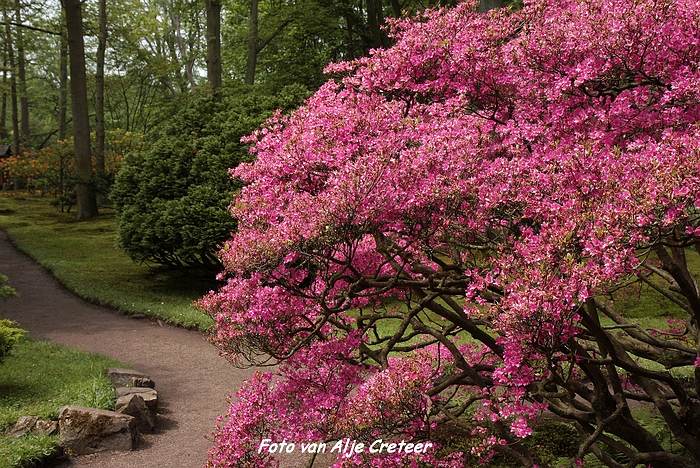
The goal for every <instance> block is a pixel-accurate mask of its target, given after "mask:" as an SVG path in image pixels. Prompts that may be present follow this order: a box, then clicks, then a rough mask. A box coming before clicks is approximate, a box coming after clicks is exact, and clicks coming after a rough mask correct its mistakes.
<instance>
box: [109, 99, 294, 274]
mask: <svg viewBox="0 0 700 468" xmlns="http://www.w3.org/2000/svg"><path fill="white" fill-rule="evenodd" d="M306 95H307V91H306V90H305V89H303V88H301V87H298V86H289V87H286V88H284V89H283V90H282V91H281V92H280V93H279V94H276V95H269V94H266V93H265V92H264V91H261V90H258V89H256V88H250V89H244V90H240V91H238V92H237V93H236V94H235V95H234V96H232V97H230V98H227V99H224V100H223V102H216V101H215V100H214V99H213V98H212V97H210V96H202V95H195V96H192V97H190V98H189V99H187V100H186V101H185V102H183V103H180V107H179V108H178V109H176V111H175V112H174V113H173V114H172V116H171V117H170V118H169V119H168V120H167V121H166V122H165V123H164V124H163V125H162V126H161V127H160V128H159V129H158V130H157V131H156V137H155V138H154V140H153V142H152V144H151V145H150V147H149V148H148V149H147V150H145V151H142V152H136V153H131V154H129V155H127V156H126V158H125V160H124V164H123V167H122V169H121V171H120V172H119V174H118V175H117V177H116V181H115V184H114V187H113V190H112V194H111V199H112V201H113V202H114V204H115V207H116V209H117V222H118V237H117V241H118V244H119V246H120V247H121V248H122V249H123V250H124V251H125V252H126V253H127V254H128V255H129V256H130V257H131V258H132V259H133V260H135V261H137V262H147V263H157V264H161V265H166V266H171V267H182V268H186V269H188V270H190V271H194V270H200V271H201V270H204V271H216V270H218V269H219V260H218V258H217V256H216V252H217V250H218V248H219V247H220V245H221V244H223V242H224V241H225V240H226V239H227V238H228V237H229V236H230V234H231V232H233V231H234V230H235V229H236V221H235V220H234V219H233V218H231V215H230V214H229V213H228V205H229V203H230V201H231V198H232V195H233V193H234V192H235V191H236V190H238V189H239V188H240V187H241V184H240V182H238V181H236V180H233V179H232V178H231V176H230V175H229V169H230V168H233V167H236V166H237V165H238V164H239V163H240V162H241V161H249V160H250V155H249V153H248V149H247V146H246V145H244V144H242V143H241V141H240V139H241V137H242V136H244V135H247V134H248V133H250V132H251V131H253V130H254V129H256V128H258V127H259V125H260V124H261V123H262V122H263V121H264V120H265V119H266V118H269V117H271V116H272V115H273V113H274V111H275V110H276V109H278V108H279V109H281V110H282V111H288V110H290V109H292V108H294V107H296V106H298V105H299V104H300V103H301V102H302V101H303V99H304V97H306Z"/></svg>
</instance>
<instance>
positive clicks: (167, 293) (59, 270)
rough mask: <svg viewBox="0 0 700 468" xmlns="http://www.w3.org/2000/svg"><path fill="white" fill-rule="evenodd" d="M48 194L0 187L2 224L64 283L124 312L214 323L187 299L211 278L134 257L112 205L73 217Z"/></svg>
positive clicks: (187, 323)
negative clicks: (121, 243) (88, 216)
mask: <svg viewBox="0 0 700 468" xmlns="http://www.w3.org/2000/svg"><path fill="white" fill-rule="evenodd" d="M51 200H52V199H51V198H48V197H47V198H43V197H39V196H30V195H27V194H17V193H12V192H10V193H8V192H0V228H2V229H4V230H5V231H6V232H7V234H8V235H9V236H10V238H11V239H12V242H14V244H15V245H16V246H17V247H18V248H19V249H20V250H22V251H23V252H25V253H27V254H29V255H30V256H31V257H32V258H34V259H35V260H36V261H37V262H39V263H40V264H41V265H43V266H44V267H45V268H46V269H48V270H49V271H50V272H51V273H52V274H53V275H54V276H56V278H58V280H59V281H61V283H63V284H64V285H65V286H66V287H68V289H70V290H71V291H73V292H75V293H76V294H78V295H79V296H81V297H83V298H85V299H87V300H89V301H91V302H94V303H97V304H102V305H107V306H110V307H113V308H116V309H118V310H120V311H122V312H124V313H127V314H144V315H146V316H149V317H153V318H157V319H161V320H164V321H166V322H169V323H172V324H175V325H178V326H183V327H186V328H197V329H200V330H205V329H207V328H208V327H209V326H210V325H211V324H212V320H211V318H209V317H208V316H206V315H204V314H203V313H202V312H201V311H199V310H198V309H196V308H195V307H192V305H191V304H192V302H193V301H194V300H196V299H198V298H199V297H201V296H202V295H203V294H205V293H206V292H207V291H208V290H209V289H211V288H212V287H213V286H214V285H213V284H204V283H202V282H201V281H196V280H193V279H192V278H190V277H187V276H185V275H183V274H182V273H180V272H175V271H172V270H166V269H163V268H155V267H150V266H148V265H144V264H136V263H134V262H133V261H132V260H131V259H130V258H129V257H128V256H127V255H126V254H125V253H124V252H122V251H121V250H119V249H118V248H117V247H116V240H115V239H116V232H117V227H116V221H115V217H114V210H113V209H112V208H109V207H102V208H101V210H100V213H101V214H100V216H99V217H97V218H96V219H94V220H90V221H76V220H75V213H62V212H60V211H59V210H58V209H57V208H56V207H54V206H51V205H50V202H51Z"/></svg>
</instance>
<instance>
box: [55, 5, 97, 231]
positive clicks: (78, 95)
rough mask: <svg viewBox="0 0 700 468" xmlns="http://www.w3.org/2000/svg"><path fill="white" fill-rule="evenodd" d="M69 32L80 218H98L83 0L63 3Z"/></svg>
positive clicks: (78, 215) (78, 217) (78, 214)
mask: <svg viewBox="0 0 700 468" xmlns="http://www.w3.org/2000/svg"><path fill="white" fill-rule="evenodd" d="M62 4H63V8H64V10H65V12H66V27H67V29H68V55H69V59H70V75H71V76H70V78H71V79H70V90H71V108H72V110H73V138H74V151H75V172H76V176H77V178H78V181H77V184H76V193H77V198H78V213H77V219H90V218H94V217H95V216H97V214H98V212H97V200H96V198H95V192H94V190H92V189H91V187H90V185H91V182H92V179H93V174H92V158H91V156H92V155H91V150H90V118H89V115H88V98H87V77H86V75H85V44H84V42H83V14H82V11H81V9H80V0H62Z"/></svg>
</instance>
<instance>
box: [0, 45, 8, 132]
mask: <svg viewBox="0 0 700 468" xmlns="http://www.w3.org/2000/svg"><path fill="white" fill-rule="evenodd" d="M6 90H7V47H3V54H2V105H1V108H0V140H5V139H7V137H8V136H9V135H8V134H7V91H6Z"/></svg>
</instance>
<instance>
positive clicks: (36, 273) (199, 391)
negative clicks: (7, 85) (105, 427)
mask: <svg viewBox="0 0 700 468" xmlns="http://www.w3.org/2000/svg"><path fill="white" fill-rule="evenodd" d="M0 273H2V274H4V275H5V276H8V277H9V281H8V283H7V284H8V285H10V286H12V287H14V288H15V289H16V290H17V291H18V292H19V294H20V298H17V299H11V300H8V301H0V317H2V318H10V319H12V320H16V321H17V322H19V323H20V324H21V326H22V327H23V328H25V329H27V330H29V332H30V336H31V337H32V338H35V339H42V340H47V341H51V342H54V343H59V344H63V345H67V346H71V347H74V348H79V349H82V350H84V351H89V352H94V353H100V354H105V355H107V356H110V357H112V358H115V359H118V360H120V361H122V362H124V363H128V364H129V365H130V366H131V367H133V368H134V369H138V370H140V371H143V372H145V373H147V374H149V375H150V376H151V378H152V379H153V380H154V381H155V382H156V389H157V390H158V392H159V398H160V400H161V408H162V411H161V413H163V415H162V417H161V418H160V419H159V426H158V430H157V432H156V433H155V434H153V435H149V436H147V441H146V444H145V445H142V446H140V447H139V448H138V449H137V450H135V451H133V452H127V453H119V454H99V455H97V456H88V457H80V458H78V459H73V460H71V461H70V462H68V463H67V464H66V463H64V464H63V465H61V466H70V467H74V466H89V467H91V468H127V467H128V468H131V467H134V468H161V467H165V468H170V467H172V468H190V467H191V468H195V467H196V468H199V467H202V466H203V465H204V463H205V461H206V454H207V450H208V448H209V447H210V445H211V444H210V442H209V441H208V440H207V439H205V435H207V434H210V433H211V431H212V430H213V428H214V426H215V418H216V417H217V416H218V415H219V414H222V413H224V412H225V411H226V407H227V403H226V396H227V395H229V394H231V393H235V391H236V389H237V388H238V387H239V386H240V384H241V383H242V382H243V380H244V379H245V378H247V377H248V376H249V375H251V374H252V372H253V371H252V370H239V369H235V368H233V367H232V366H230V365H229V364H228V363H227V362H226V361H225V360H224V359H223V358H221V357H220V356H218V353H217V351H216V349H215V348H214V347H213V346H211V345H210V344H209V343H207V342H206V341H205V340H204V339H203V337H202V335H201V334H199V333H196V332H191V331H186V330H182V329H179V328H174V327H169V326H159V325H158V324H152V323H149V322H147V321H144V320H134V319H130V318H128V317H125V316H123V315H119V314H117V313H115V312H114V311H112V310H109V309H106V308H103V307H97V306H95V305H92V304H89V303H87V302H86V301H83V300H81V299H79V298H77V297H76V296H74V295H73V294H72V293H70V292H68V291H67V290H66V289H65V288H64V287H63V286H62V285H60V284H59V283H58V281H56V280H55V279H54V278H53V277H52V276H51V275H50V274H48V273H47V272H46V271H45V270H44V269H43V268H42V267H40V266H39V265H38V264H36V263H35V262H34V261H33V260H32V259H30V258H29V257H28V256H27V255H25V254H22V253H20V252H18V251H17V250H16V249H15V248H14V246H13V245H12V244H11V243H10V242H9V240H8V237H7V235H6V234H5V233H4V232H3V231H0ZM295 458H296V457H295ZM282 466H283V467H284V468H295V467H297V466H303V462H301V460H299V459H295V460H285V462H284V463H283V464H282Z"/></svg>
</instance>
